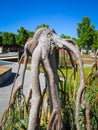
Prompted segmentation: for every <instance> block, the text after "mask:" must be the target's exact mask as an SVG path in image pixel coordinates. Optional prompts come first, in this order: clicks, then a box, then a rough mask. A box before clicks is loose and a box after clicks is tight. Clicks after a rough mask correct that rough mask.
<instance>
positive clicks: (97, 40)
mask: <svg viewBox="0 0 98 130" xmlns="http://www.w3.org/2000/svg"><path fill="white" fill-rule="evenodd" d="M93 39H94V41H93V44H92V45H91V47H92V48H94V49H95V50H97V49H98V31H94V35H93Z"/></svg>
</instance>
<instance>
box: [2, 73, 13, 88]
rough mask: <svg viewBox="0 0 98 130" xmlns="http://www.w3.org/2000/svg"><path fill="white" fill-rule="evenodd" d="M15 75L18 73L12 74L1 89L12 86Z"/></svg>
mask: <svg viewBox="0 0 98 130" xmlns="http://www.w3.org/2000/svg"><path fill="white" fill-rule="evenodd" d="M15 75H16V73H13V72H12V74H11V76H10V77H9V78H8V79H7V80H6V81H5V82H4V83H3V84H2V85H0V88H3V87H7V86H9V85H11V84H12V83H13V81H14V78H15Z"/></svg>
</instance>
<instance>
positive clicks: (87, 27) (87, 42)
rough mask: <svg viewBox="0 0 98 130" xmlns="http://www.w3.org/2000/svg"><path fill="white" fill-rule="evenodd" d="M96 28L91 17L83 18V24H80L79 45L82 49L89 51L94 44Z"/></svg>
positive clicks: (78, 29) (78, 30)
mask: <svg viewBox="0 0 98 130" xmlns="http://www.w3.org/2000/svg"><path fill="white" fill-rule="evenodd" d="M94 29H95V26H94V25H93V24H91V23H90V18H89V17H83V19H82V22H81V23H80V22H79V23H78V28H77V34H78V38H79V39H78V45H79V47H81V48H86V49H87V50H89V49H90V48H91V45H92V44H93V34H94Z"/></svg>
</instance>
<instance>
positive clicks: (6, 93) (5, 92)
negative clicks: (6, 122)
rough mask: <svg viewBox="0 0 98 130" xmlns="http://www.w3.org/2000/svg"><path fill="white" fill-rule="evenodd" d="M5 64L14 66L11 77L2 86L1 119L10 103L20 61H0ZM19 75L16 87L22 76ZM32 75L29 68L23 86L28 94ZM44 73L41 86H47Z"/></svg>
mask: <svg viewBox="0 0 98 130" xmlns="http://www.w3.org/2000/svg"><path fill="white" fill-rule="evenodd" d="M1 64H2V65H5V66H9V67H12V75H11V77H10V78H9V79H8V80H7V81H6V82H5V83H4V84H3V85H2V86H1V87H0V120H1V117H2V114H3V112H4V110H5V109H6V108H7V106H8V103H9V99H10V94H11V89H12V84H13V80H14V77H15V74H16V72H17V69H18V63H12V62H5V61H0V65H1ZM22 66H23V64H22V65H21V69H20V70H21V71H20V73H19V74H20V75H21V73H22ZM20 75H19V76H18V78H17V82H16V85H15V88H16V87H17V86H18V85H19V84H20V78H21V76H20ZM30 77H31V72H30V71H29V70H26V74H25V81H24V88H23V92H24V94H25V95H26V94H27V90H28V87H29V85H30V82H31V81H30V79H31V78H30ZM44 80H45V79H44V74H40V84H41V88H44V87H45V82H44Z"/></svg>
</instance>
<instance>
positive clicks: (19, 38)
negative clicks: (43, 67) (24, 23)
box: [16, 27, 29, 45]
mask: <svg viewBox="0 0 98 130" xmlns="http://www.w3.org/2000/svg"><path fill="white" fill-rule="evenodd" d="M17 32H18V34H17V35H16V44H17V45H24V44H25V43H26V41H27V39H28V37H29V34H28V31H27V30H26V29H25V28H24V27H20V29H18V30H17Z"/></svg>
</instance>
